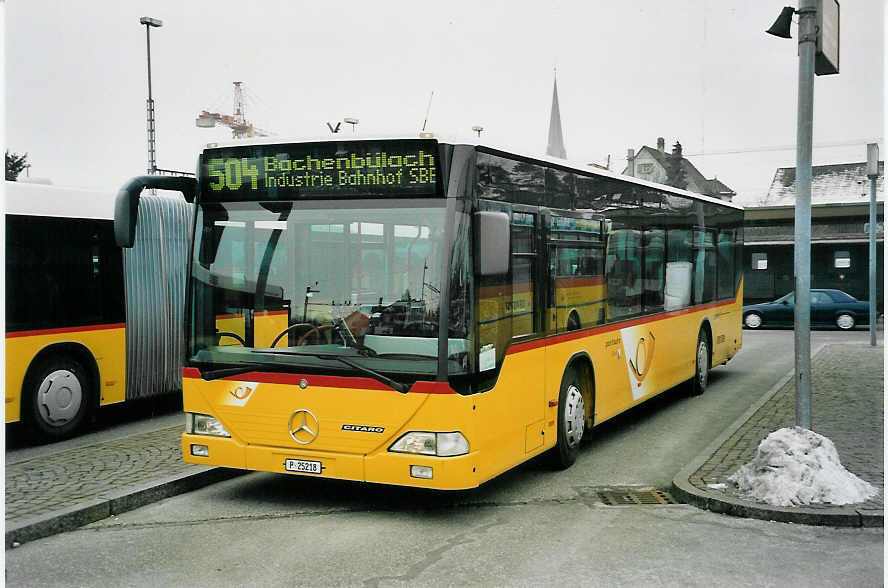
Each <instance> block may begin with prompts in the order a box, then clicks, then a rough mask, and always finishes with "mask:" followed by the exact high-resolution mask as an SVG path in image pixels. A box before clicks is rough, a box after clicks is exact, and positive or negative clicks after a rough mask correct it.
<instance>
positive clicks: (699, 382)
mask: <svg viewBox="0 0 888 588" xmlns="http://www.w3.org/2000/svg"><path fill="white" fill-rule="evenodd" d="M694 357H695V358H696V359H695V361H694V364H695V367H694V378H693V379H692V380H691V382H690V391H691V395H692V396H699V395H701V394H703V392H705V391H706V387H707V386H708V385H709V368H710V366H711V364H712V347H711V346H710V344H709V335H707V334H706V331H704V330H703V329H700V334H699V335H698V336H697V350H696V353H695V354H694Z"/></svg>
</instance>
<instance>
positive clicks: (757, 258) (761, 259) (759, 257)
mask: <svg viewBox="0 0 888 588" xmlns="http://www.w3.org/2000/svg"><path fill="white" fill-rule="evenodd" d="M752 269H754V270H766V269H768V254H767V253H753V254H752Z"/></svg>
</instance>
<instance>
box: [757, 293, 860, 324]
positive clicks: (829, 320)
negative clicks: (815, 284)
mask: <svg viewBox="0 0 888 588" xmlns="http://www.w3.org/2000/svg"><path fill="white" fill-rule="evenodd" d="M794 313H795V294H794V293H793V292H790V293H789V294H787V295H786V296H783V297H782V298H778V299H777V300H775V301H774V302H762V303H761V304H751V305H749V306H744V307H743V326H744V327H746V328H747V329H758V328H759V327H763V326H768V327H791V326H792V325H793V322H794V320H795V319H794V316H793V315H794ZM866 324H869V302H862V301H860V300H857V299H856V298H854V297H853V296H851V295H850V294H846V293H845V292H842V291H841V290H811V326H812V327H838V328H840V329H843V330H846V331H847V330H849V329H853V328H854V327H855V326H856V325H866Z"/></svg>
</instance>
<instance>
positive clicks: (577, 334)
mask: <svg viewBox="0 0 888 588" xmlns="http://www.w3.org/2000/svg"><path fill="white" fill-rule="evenodd" d="M736 302H737V301H736V300H726V301H724V302H713V303H711V304H704V305H703V306H695V307H693V308H682V309H681V310H673V311H670V312H664V313H661V314H655V315H652V316H644V317H639V318H637V319H633V320H628V321H624V322H621V323H612V324H609V325H604V326H601V327H594V328H589V329H583V330H581V331H574V332H571V333H565V334H564V335H555V336H554V337H545V338H543V339H534V340H533V341H527V342H526V343H518V344H517V345H512V346H511V347H509V350H508V351H506V355H512V354H514V353H521V352H522V351H530V350H531V349H539V348H540V347H545V346H546V345H555V344H556V343H564V342H565V341H573V340H574V339H582V338H584V337H591V336H592V335H598V334H601V333H608V332H611V331H619V330H620V329H625V328H627V327H634V326H636V325H643V324H646V323H652V322H654V321H659V320H662V319H667V318H672V317H676V316H681V315H683V314H691V313H692V312H700V311H703V310H709V309H711V308H718V307H720V306H730V305H731V304H735V303H736Z"/></svg>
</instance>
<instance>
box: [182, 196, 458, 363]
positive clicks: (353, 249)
mask: <svg viewBox="0 0 888 588" xmlns="http://www.w3.org/2000/svg"><path fill="white" fill-rule="evenodd" d="M444 219H445V208H444V201H443V200H441V201H430V200H428V199H425V200H404V201H401V200H397V201H394V200H393V201H385V202H379V201H356V200H351V201H348V202H342V201H338V202H318V201H313V202H310V203H304V202H303V203H293V202H231V203H205V204H202V205H201V206H199V207H198V217H197V235H196V237H195V246H194V259H193V262H192V278H191V279H192V282H191V289H192V291H191V299H190V300H191V310H190V315H191V316H190V325H191V326H190V331H189V333H188V335H189V341H188V346H189V354H190V356H191V359H192V360H193V361H196V362H201V363H213V364H217V365H218V364H224V365H228V366H231V365H235V366H236V365H238V364H246V365H252V364H255V363H256V362H262V363H263V364H266V365H267V364H269V363H279V364H280V365H281V366H285V365H290V364H298V365H301V366H303V367H304V366H305V365H317V366H320V365H325V366H338V367H340V368H341V367H342V366H341V365H340V364H341V363H343V362H341V361H340V362H338V363H337V362H333V363H330V362H329V361H327V362H325V361H324V360H325V359H330V357H328V356H333V357H334V358H335V357H336V356H338V357H341V358H346V359H348V358H358V360H359V361H361V362H364V361H365V360H368V361H369V360H372V361H371V363H374V364H376V363H378V362H380V361H384V360H386V359H388V360H389V361H394V362H397V363H399V364H404V363H411V362H412V364H413V365H408V366H404V365H402V366H401V367H400V368H398V367H397V366H394V367H392V368H391V369H394V370H395V371H398V370H399V369H400V370H401V371H405V372H412V373H416V372H423V373H425V372H428V373H434V370H435V362H436V359H437V354H438V321H437V318H438V314H439V306H440V292H441V263H442V259H441V257H442V250H443V247H444V240H445V239H444ZM455 335H457V337H459V336H460V334H459V333H455ZM461 336H462V337H465V336H466V335H465V333H462V334H461ZM460 341H462V343H463V344H465V339H459V338H457V339H456V341H454V339H451V343H450V345H451V347H454V346H455V347H459V344H460V343H459V342H460ZM463 351H465V350H461V349H455V348H454V349H452V352H453V353H455V354H458V353H460V352H463ZM348 361H349V362H351V361H352V360H350V359H349V360H348ZM417 364H422V365H417ZM386 369H388V366H387V367H386Z"/></svg>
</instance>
